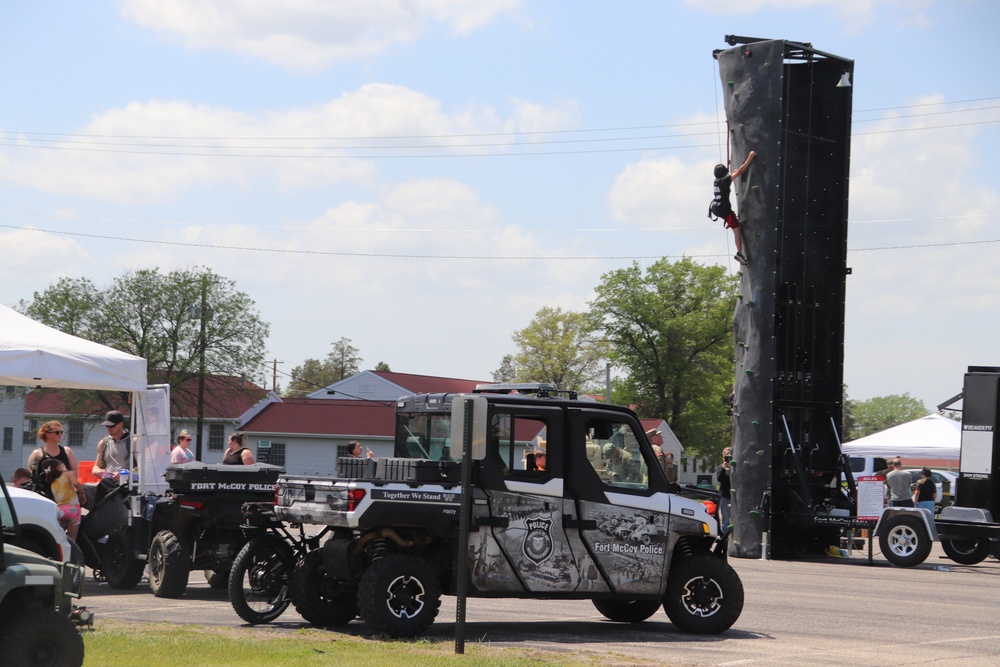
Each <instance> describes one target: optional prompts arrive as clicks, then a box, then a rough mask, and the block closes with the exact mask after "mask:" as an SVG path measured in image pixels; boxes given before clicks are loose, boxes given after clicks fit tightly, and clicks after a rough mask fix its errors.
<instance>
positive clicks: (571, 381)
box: [513, 306, 604, 390]
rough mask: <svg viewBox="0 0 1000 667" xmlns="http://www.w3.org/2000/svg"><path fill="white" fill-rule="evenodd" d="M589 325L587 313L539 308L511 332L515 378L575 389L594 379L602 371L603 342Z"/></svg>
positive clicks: (519, 380) (589, 320)
mask: <svg viewBox="0 0 1000 667" xmlns="http://www.w3.org/2000/svg"><path fill="white" fill-rule="evenodd" d="M592 325H593V321H592V320H591V319H590V318H589V317H588V316H587V315H586V314H583V313H574V312H571V311H564V310H563V309H561V308H551V307H549V306H545V307H543V308H541V309H540V310H539V311H538V312H537V313H535V319H533V320H532V321H531V323H530V324H528V326H527V327H525V328H524V329H521V330H520V331H518V332H516V333H515V334H514V335H513V340H514V342H515V343H516V344H517V347H518V353H517V355H516V356H515V358H514V362H515V364H516V380H517V381H518V382H551V383H552V384H555V385H556V386H557V387H559V388H560V389H577V390H578V389H582V388H583V387H584V386H585V385H586V384H587V383H589V382H593V381H594V380H595V379H596V378H597V377H598V376H599V375H600V373H601V369H602V363H601V362H602V360H603V359H604V345H603V342H602V341H601V337H600V334H599V333H597V332H595V331H594V328H593V326H592Z"/></svg>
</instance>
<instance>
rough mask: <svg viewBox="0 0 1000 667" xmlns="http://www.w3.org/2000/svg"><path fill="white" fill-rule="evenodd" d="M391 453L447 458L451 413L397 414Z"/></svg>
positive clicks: (449, 442)
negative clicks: (394, 441)
mask: <svg viewBox="0 0 1000 667" xmlns="http://www.w3.org/2000/svg"><path fill="white" fill-rule="evenodd" d="M393 455H394V456H397V457H400V458H406V459H431V460H433V461H451V460H452V458H451V414H449V413H427V412H418V413H398V414H397V415H396V447H395V452H394V454H393Z"/></svg>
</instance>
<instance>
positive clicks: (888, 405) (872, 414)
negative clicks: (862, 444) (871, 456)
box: [844, 392, 928, 440]
mask: <svg viewBox="0 0 1000 667" xmlns="http://www.w3.org/2000/svg"><path fill="white" fill-rule="evenodd" d="M927 414H928V411H927V408H925V407H924V403H923V401H921V400H919V399H916V398H914V397H913V396H910V394H909V392H907V393H905V394H889V395H887V396H875V397H874V398H869V399H868V400H867V401H854V400H850V399H848V400H845V401H844V440H856V439H857V438H863V437H864V436H866V435H871V434H872V433H878V432H879V431H884V430H885V429H887V428H891V427H893V426H898V425H899V424H905V423H906V422H908V421H913V420H914V419H919V418H921V417H924V416H926V415H927Z"/></svg>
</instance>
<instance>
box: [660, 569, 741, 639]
mask: <svg viewBox="0 0 1000 667" xmlns="http://www.w3.org/2000/svg"><path fill="white" fill-rule="evenodd" d="M663 609H664V611H666V612H667V616H669V617H670V622H671V623H673V624H674V625H676V626H677V627H678V628H680V629H681V630H683V631H685V632H691V633H695V634H703V635H717V634H719V633H720V632H724V631H726V630H728V629H729V628H730V627H731V626H732V625H733V623H735V622H736V619H738V618H739V617H740V613H742V611H743V582H742V581H740V577H739V575H738V574H736V570H734V569H733V568H732V566H730V565H729V563H727V562H726V561H724V560H722V559H721V558H718V557H717V556H713V555H711V554H698V555H696V556H689V557H688V558H685V559H684V560H682V561H680V562H679V563H676V564H675V565H674V567H672V568H670V580H669V581H668V582H667V595H666V597H664V598H663Z"/></svg>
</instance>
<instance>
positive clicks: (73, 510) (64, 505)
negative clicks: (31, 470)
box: [41, 459, 80, 540]
mask: <svg viewBox="0 0 1000 667" xmlns="http://www.w3.org/2000/svg"><path fill="white" fill-rule="evenodd" d="M41 472H42V474H44V475H45V481H46V482H48V484H49V488H51V489H52V499H53V500H55V501H56V505H59V523H60V525H62V527H63V528H65V529H66V534H67V535H69V538H70V539H71V540H75V539H76V534H77V532H79V530H80V499H79V498H78V497H77V492H76V475H75V474H74V473H73V471H71V470H67V469H66V465H65V464H64V463H63V462H62V461H59V460H58V459H46V460H44V461H42V464H41Z"/></svg>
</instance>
